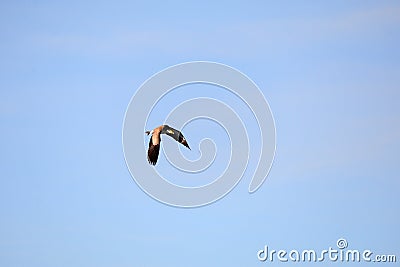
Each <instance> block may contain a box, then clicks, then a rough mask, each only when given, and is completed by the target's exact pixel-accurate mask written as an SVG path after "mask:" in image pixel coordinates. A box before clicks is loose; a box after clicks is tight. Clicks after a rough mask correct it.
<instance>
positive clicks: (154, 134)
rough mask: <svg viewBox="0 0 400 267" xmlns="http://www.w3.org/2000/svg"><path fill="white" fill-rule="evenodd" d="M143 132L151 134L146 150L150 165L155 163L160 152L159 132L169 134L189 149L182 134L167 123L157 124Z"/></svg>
mask: <svg viewBox="0 0 400 267" xmlns="http://www.w3.org/2000/svg"><path fill="white" fill-rule="evenodd" d="M145 133H146V134H147V135H149V134H151V137H150V142H149V150H148V151H147V160H148V161H149V163H150V164H151V165H156V163H157V159H158V154H159V152H160V143H161V134H167V135H169V136H171V137H172V138H174V139H175V140H176V141H177V142H179V143H181V144H182V145H184V146H185V147H187V148H189V149H190V147H189V145H188V143H187V142H186V139H185V137H184V136H183V134H182V133H181V132H180V131H178V130H176V129H174V128H172V127H170V126H168V125H161V126H158V127H157V128H154V129H153V130H152V131H146V132H145Z"/></svg>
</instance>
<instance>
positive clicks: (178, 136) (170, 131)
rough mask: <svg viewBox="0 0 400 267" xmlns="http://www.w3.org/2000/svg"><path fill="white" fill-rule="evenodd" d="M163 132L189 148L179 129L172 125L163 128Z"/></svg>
mask: <svg viewBox="0 0 400 267" xmlns="http://www.w3.org/2000/svg"><path fill="white" fill-rule="evenodd" d="M164 133H165V134H167V135H169V136H171V137H172V138H174V139H175V140H176V141H178V142H179V143H181V144H182V145H184V146H185V147H187V148H189V149H190V147H189V145H188V143H187V142H186V139H185V137H184V136H183V134H182V133H181V132H180V131H178V130H176V129H174V128H172V127H168V129H167V130H165V132H164Z"/></svg>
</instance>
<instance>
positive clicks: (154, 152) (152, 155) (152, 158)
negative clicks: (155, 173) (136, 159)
mask: <svg viewBox="0 0 400 267" xmlns="http://www.w3.org/2000/svg"><path fill="white" fill-rule="evenodd" d="M159 153H160V143H158V144H156V145H154V144H153V136H151V137H150V142H149V150H148V151H147V160H148V161H149V163H150V164H151V165H156V163H157V159H158V154H159Z"/></svg>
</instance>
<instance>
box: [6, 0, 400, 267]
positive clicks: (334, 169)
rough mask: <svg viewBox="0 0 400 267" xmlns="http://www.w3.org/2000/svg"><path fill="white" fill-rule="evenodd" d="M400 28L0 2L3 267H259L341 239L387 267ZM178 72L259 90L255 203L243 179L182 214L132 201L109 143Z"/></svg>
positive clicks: (393, 232)
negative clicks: (157, 82) (264, 145)
mask: <svg viewBox="0 0 400 267" xmlns="http://www.w3.org/2000/svg"><path fill="white" fill-rule="evenodd" d="M399 26H400V4H399V3H398V2H396V1H335V2H333V1H332V2H331V3H326V1H320V2H316V1H309V2H306V1H283V2H282V1H281V2H279V4H278V3H277V2H275V1H255V2H252V3H242V4H236V3H231V2H228V1H221V2H219V3H213V2H212V1H209V2H207V1H203V2H201V3H186V2H183V1H182V2H177V1H175V2H172V3H164V4H155V3H135V2H134V1H126V2H124V1H114V2H113V3H111V2H105V1H104V2H102V1H86V2H85V3H81V2H80V1H68V2H54V1H48V2H47V1H34V2H31V1H8V2H5V1H3V2H2V3H1V4H0V33H1V35H0V36H1V42H0V54H1V61H0V122H1V123H0V131H1V137H2V138H1V139H0V147H1V150H0V151H1V152H0V159H1V162H2V164H1V179H0V200H1V201H0V218H1V220H0V265H1V266H41V267H43V266H175V267H176V266H261V265H267V264H271V263H261V262H259V261H258V260H257V256H256V253H257V251H258V250H259V249H262V248H263V247H264V245H269V246H270V247H272V248H275V249H281V248H282V249H287V250H291V249H299V250H301V249H316V250H317V249H320V250H322V249H326V248H327V247H329V246H333V247H334V246H335V243H336V240H337V239H338V238H340V237H344V238H346V239H347V240H348V242H349V247H350V248H353V249H367V248H368V249H371V250H373V251H375V252H376V253H382V254H384V253H387V254H397V257H398V258H399V257H400V241H399V238H398V237H399V236H400V232H399V225H400V218H399V205H398V203H399V200H400V199H399V189H400V182H399V179H398V173H399V170H400V169H399V162H398V151H399V149H400V117H399V115H400V105H399V104H398V103H399V98H400V90H399V84H400V52H399V47H400V27H399ZM192 60H209V61H216V62H220V63H224V64H227V65H231V66H232V67H234V68H237V69H239V70H241V71H242V72H244V73H245V74H247V75H248V76H249V77H250V78H251V79H252V80H253V81H255V82H256V83H257V85H258V86H259V87H260V89H261V90H262V91H263V93H264V95H265V97H266V98H267V100H268V102H269V104H270V107H271V109H272V112H273V114H274V117H275V122H276V131H277V150H276V158H275V162H274V165H273V168H272V170H271V172H270V174H269V176H268V178H267V180H266V182H265V183H264V184H263V186H262V187H261V188H260V189H259V190H258V191H257V192H256V193H255V194H252V195H249V194H248V193H247V187H248V183H249V181H250V179H251V177H248V176H245V177H244V178H243V180H242V181H241V182H240V183H239V185H238V186H237V187H236V188H235V189H234V190H233V191H232V192H231V193H230V194H228V195H227V196H226V197H225V198H223V199H222V200H220V201H218V202H216V203H214V204H212V205H209V206H206V207H202V208H197V209H179V208H172V207H169V206H166V205H163V204H161V203H159V202H157V201H155V200H153V199H152V198H150V197H148V196H147V195H146V194H145V193H143V192H142V191H141V190H140V188H139V187H138V186H137V185H136V184H135V183H134V181H133V180H132V178H131V176H130V174H129V172H128V170H127V168H126V165H125V161H124V157H123V152H122V145H121V131H122V121H123V117H124V112H125V109H126V107H127V105H128V103H129V100H130V98H131V96H132V95H133V94H134V93H135V91H136V90H137V88H138V87H139V86H140V85H141V84H142V83H143V82H144V81H145V80H146V79H147V78H149V77H150V76H151V75H153V74H154V73H156V72H158V71H160V70H162V69H164V68H166V67H168V66H171V65H174V64H178V63H181V62H186V61H192ZM209 90H210V91H211V89H210V88H209ZM202 92H203V93H204V92H207V90H205V91H202ZM199 94H201V93H199ZM214 94H215V97H224V96H223V93H220V92H214ZM187 96H188V97H190V96H191V95H189V94H188V95H187ZM228 98H230V96H226V99H228ZM173 101H174V100H173V99H172V98H170V99H169V100H168V98H167V99H166V102H165V103H164V104H162V105H163V106H162V107H170V106H171V104H173V103H174V102H173ZM229 101H232V103H234V101H235V100H229ZM162 119H163V118H160V120H162ZM155 120H156V119H155ZM187 138H189V137H188V136H187ZM196 138H197V137H196V136H194V137H193V139H194V140H196ZM160 167H162V166H160ZM166 167H167V166H165V168H166ZM217 169H218V168H217ZM165 170H166V171H168V170H167V169H165ZM212 171H213V170H212ZM212 175H213V173H211V174H210V176H212ZM348 264H349V265H351V264H350V263H348ZM274 265H279V263H274ZM281 265H287V266H290V265H302V264H301V263H295V264H291V263H281Z"/></svg>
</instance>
